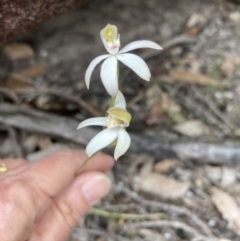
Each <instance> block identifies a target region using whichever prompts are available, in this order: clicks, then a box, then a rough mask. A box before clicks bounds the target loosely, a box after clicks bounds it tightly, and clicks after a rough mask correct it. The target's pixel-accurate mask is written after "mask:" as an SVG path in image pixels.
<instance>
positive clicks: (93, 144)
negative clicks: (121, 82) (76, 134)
mask: <svg viewBox="0 0 240 241" xmlns="http://www.w3.org/2000/svg"><path fill="white" fill-rule="evenodd" d="M107 113H108V116H107V117H94V118H90V119H87V120H85V121H83V122H81V123H80V124H79V126H78V128H77V129H80V128H83V127H86V126H104V127H107V128H106V129H104V130H103V131H101V132H100V133H98V134H97V135H96V136H95V137H94V138H93V139H92V140H91V141H90V142H89V143H88V145H87V147H86V153H87V155H88V156H89V157H91V156H92V155H93V154H94V153H96V152H98V151H99V150H101V149H103V148H104V147H107V146H109V145H110V144H111V143H112V142H114V141H115V140H117V145H116V147H115V151H114V158H115V160H117V159H118V158H119V157H120V156H122V155H123V154H124V153H125V152H126V151H127V150H128V148H129V146H130V143H131V139H130V136H129V134H128V133H127V131H126V130H125V128H126V127H128V126H129V123H130V121H131V118H132V117H131V115H130V113H128V112H127V111H126V101H125V98H124V96H123V94H122V93H121V92H120V91H118V94H117V97H116V100H115V104H114V107H112V108H110V109H109V110H108V111H107Z"/></svg>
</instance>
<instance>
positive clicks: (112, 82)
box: [85, 24, 162, 96]
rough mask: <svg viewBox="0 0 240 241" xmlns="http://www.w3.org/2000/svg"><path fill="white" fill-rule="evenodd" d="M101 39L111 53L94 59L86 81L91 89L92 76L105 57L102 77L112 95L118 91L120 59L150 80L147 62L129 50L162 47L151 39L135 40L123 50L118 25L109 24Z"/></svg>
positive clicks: (87, 72)
mask: <svg viewBox="0 0 240 241" xmlns="http://www.w3.org/2000/svg"><path fill="white" fill-rule="evenodd" d="M100 35H101V39H102V41H103V44H104V46H105V48H106V50H107V51H108V52H109V54H105V55H100V56H98V57H96V58H95V59H93V60H92V62H91V63H90V65H89V66H88V69H87V71H86V74H85V81H86V85H87V88H88V89H89V85H90V78H91V75H92V72H93V70H94V69H95V67H96V66H97V65H98V64H99V63H100V62H101V61H102V60H104V59H106V60H105V61H104V62H103V64H102V67H101V73H100V76H101V79H102V82H103V85H104V87H105V88H106V90H107V92H108V93H109V94H110V95H111V96H116V95H117V93H118V60H119V61H120V62H122V63H123V64H125V65H126V66H128V67H129V68H130V69H132V70H133V71H134V72H135V73H136V74H137V75H138V76H140V77H141V78H142V79H144V80H146V81H149V80H150V78H151V73H150V70H149V68H148V66H147V64H146V63H145V62H144V61H143V59H141V58H140V57H138V56H137V55H135V54H129V53H127V52H129V51H132V50H134V49H138V48H151V49H158V50H161V49H162V47H161V46H159V45H158V44H156V43H154V42H152V41H149V40H140V41H134V42H132V43H130V44H127V45H126V46H125V47H124V48H123V49H122V50H120V51H119V47H120V35H119V34H118V30H117V27H116V26H114V25H111V24H108V25H107V26H106V27H105V28H104V29H102V30H101V32H100Z"/></svg>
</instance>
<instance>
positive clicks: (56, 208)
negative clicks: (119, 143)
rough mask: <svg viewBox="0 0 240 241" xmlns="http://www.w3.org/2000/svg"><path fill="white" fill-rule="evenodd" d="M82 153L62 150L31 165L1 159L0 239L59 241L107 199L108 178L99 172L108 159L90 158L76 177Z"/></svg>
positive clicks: (109, 162) (106, 166)
mask: <svg viewBox="0 0 240 241" xmlns="http://www.w3.org/2000/svg"><path fill="white" fill-rule="evenodd" d="M86 157H87V156H86V154H85V153H84V152H83V151H76V150H61V151H58V152H56V153H53V154H51V155H50V156H48V157H46V158H44V159H42V160H40V161H38V162H35V163H30V162H27V161H25V160H23V159H11V160H0V164H3V163H4V164H6V165H7V167H8V171H7V172H4V173H0V237H1V241H43V240H44V241H53V240H54V241H62V240H64V239H65V238H66V237H67V235H68V233H69V231H70V229H71V228H72V227H73V226H74V225H75V224H76V223H77V221H78V220H79V218H80V217H81V216H82V215H83V214H84V213H85V212H86V211H87V210H88V209H89V207H90V206H91V205H92V204H94V203H95V202H97V201H98V200H99V199H100V198H102V197H103V196H104V195H106V194H107V193H108V191H109V189H110V186H111V184H110V181H109V179H108V178H107V177H106V176H105V175H104V174H102V173H101V172H103V171H106V170H108V169H110V168H111V167H112V166H113V163H114V162H113V159H112V158H111V157H110V156H108V155H106V154H103V153H98V154H97V155H95V156H94V157H93V158H92V159H91V160H90V161H89V162H88V164H87V165H86V166H85V167H84V168H83V169H82V171H81V173H80V174H79V175H77V176H75V172H76V170H77V169H78V168H79V167H80V166H81V164H82V163H83V162H84V160H85V159H86Z"/></svg>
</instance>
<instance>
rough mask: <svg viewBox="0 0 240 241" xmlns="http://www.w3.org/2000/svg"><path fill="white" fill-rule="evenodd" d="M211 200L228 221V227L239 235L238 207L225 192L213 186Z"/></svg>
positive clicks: (239, 209)
mask: <svg viewBox="0 0 240 241" xmlns="http://www.w3.org/2000/svg"><path fill="white" fill-rule="evenodd" d="M211 192H212V197H211V198H212V201H213V203H214V205H215V206H216V208H217V209H218V211H219V212H220V213H221V214H222V216H223V218H224V219H225V220H226V221H228V227H229V228H230V229H231V230H232V231H233V232H235V233H236V234H237V235H239V236H240V208H239V206H238V205H237V203H236V202H235V200H234V199H233V197H232V196H230V195H229V194H228V193H227V192H225V191H223V190H221V189H219V188H216V187H213V188H211Z"/></svg>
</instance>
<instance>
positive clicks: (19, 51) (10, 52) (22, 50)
mask: <svg viewBox="0 0 240 241" xmlns="http://www.w3.org/2000/svg"><path fill="white" fill-rule="evenodd" d="M3 53H4V54H5V55H6V56H7V57H8V58H9V59H11V60H18V59H29V58H32V57H33V56H34V51H33V49H32V47H31V46H30V45H28V44H26V43H11V44H7V45H6V46H4V48H3Z"/></svg>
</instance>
